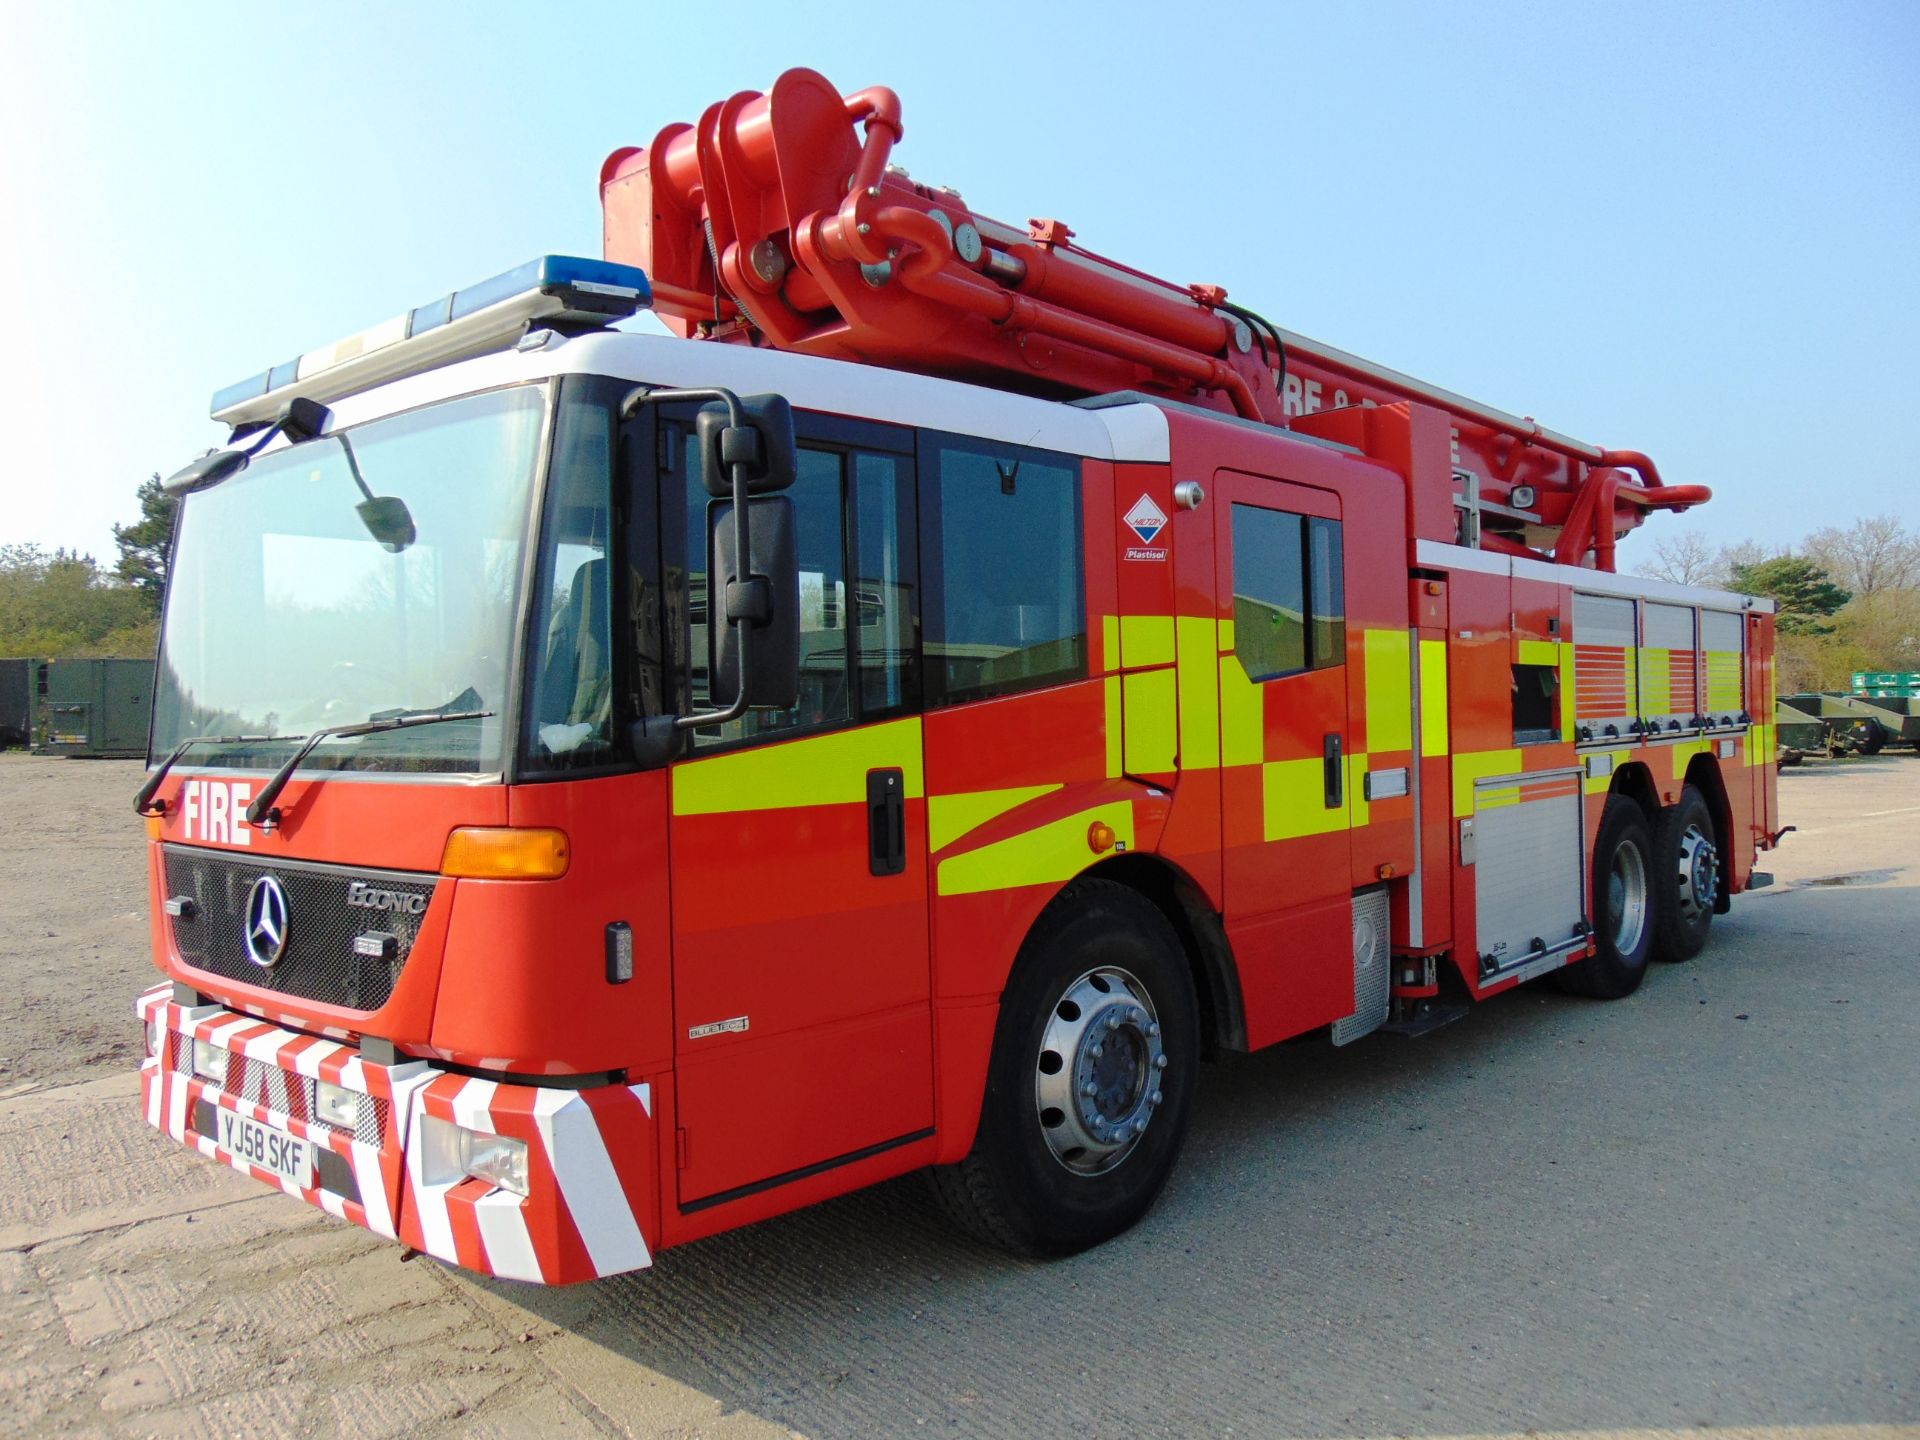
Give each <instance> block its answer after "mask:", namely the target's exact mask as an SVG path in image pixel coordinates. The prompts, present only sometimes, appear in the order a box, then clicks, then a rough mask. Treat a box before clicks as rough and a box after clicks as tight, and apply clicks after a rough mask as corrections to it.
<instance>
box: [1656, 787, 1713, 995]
mask: <svg viewBox="0 0 1920 1440" xmlns="http://www.w3.org/2000/svg"><path fill="white" fill-rule="evenodd" d="M1653 854H1654V869H1653V914H1654V927H1653V949H1654V953H1655V954H1656V955H1658V956H1659V957H1660V958H1661V959H1662V960H1691V959H1692V958H1693V957H1694V956H1696V955H1698V954H1699V953H1700V952H1701V951H1702V950H1704V949H1705V948H1706V946H1707V937H1708V935H1709V934H1710V933H1711V931H1712V929H1713V911H1714V907H1715V906H1716V905H1717V904H1718V903H1719V901H1720V851H1719V849H1718V848H1717V847H1716V845H1715V844H1714V828H1713V812H1712V811H1710V810H1709V809H1708V808H1707V800H1706V797H1705V796H1704V795H1702V794H1701V793H1700V792H1699V791H1698V790H1696V789H1694V787H1693V786H1691V785H1688V786H1684V787H1683V788H1682V789H1681V791H1680V800H1679V802H1678V803H1677V804H1674V805H1669V806H1668V807H1667V808H1666V809H1664V810H1662V811H1661V812H1660V823H1659V825H1658V826H1657V827H1656V829H1655V833H1654V837H1653Z"/></svg>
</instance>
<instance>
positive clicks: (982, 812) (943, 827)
mask: <svg viewBox="0 0 1920 1440" xmlns="http://www.w3.org/2000/svg"><path fill="white" fill-rule="evenodd" d="M1061 788H1063V787H1062V786H1061V784H1060V783H1059V782H1058V781H1055V782H1054V783H1053V784H1051V785H1013V786H1009V787H1008V788H1007V789H1005V790H970V791H967V792H965V793H963V794H958V795H929V796H928V797H927V849H929V850H932V851H940V850H944V849H946V848H947V846H949V845H951V844H952V843H953V842H954V841H956V840H958V839H959V838H960V837H961V836H962V835H965V834H966V833H967V832H968V831H970V830H978V829H979V828H980V827H981V826H982V825H984V824H986V823H987V822H988V821H989V820H991V819H993V818H994V817H996V816H999V815H1004V814H1006V813H1007V811H1009V810H1011V809H1013V808H1014V807H1015V806H1019V805H1024V804H1026V803H1027V801H1029V800H1035V799H1038V798H1039V797H1040V796H1042V795H1051V794H1052V793H1053V792H1054V791H1056V790H1059V789H1061Z"/></svg>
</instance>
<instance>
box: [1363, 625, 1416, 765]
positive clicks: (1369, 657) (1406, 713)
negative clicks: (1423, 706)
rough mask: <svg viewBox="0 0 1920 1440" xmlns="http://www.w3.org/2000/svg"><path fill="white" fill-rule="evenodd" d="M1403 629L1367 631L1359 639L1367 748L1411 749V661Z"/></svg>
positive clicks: (1408, 642)
mask: <svg viewBox="0 0 1920 1440" xmlns="http://www.w3.org/2000/svg"><path fill="white" fill-rule="evenodd" d="M1411 646H1412V641H1411V637H1410V636H1408V634H1407V632H1406V631H1404V630H1369V631H1367V632H1366V633H1365V634H1364V635H1363V636H1362V637H1361V647H1362V651H1363V654H1364V655H1365V659H1366V670H1367V687H1366V695H1367V749H1369V750H1371V751H1374V752H1376V753H1382V752H1385V751H1389V750H1411V749H1412V748H1413V668H1412V667H1413V661H1412V657H1411Z"/></svg>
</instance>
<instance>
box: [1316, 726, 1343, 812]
mask: <svg viewBox="0 0 1920 1440" xmlns="http://www.w3.org/2000/svg"><path fill="white" fill-rule="evenodd" d="M1320 763H1321V768H1322V770H1323V772H1324V776H1325V780H1326V790H1327V809H1329V810H1338V809H1339V808H1340V805H1341V803H1342V801H1343V800H1344V799H1345V798H1346V767H1345V766H1344V765H1342V764H1341V763H1340V737H1339V736H1338V735H1329V736H1327V737H1326V739H1325V740H1323V741H1321V743H1320Z"/></svg>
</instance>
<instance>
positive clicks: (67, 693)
mask: <svg viewBox="0 0 1920 1440" xmlns="http://www.w3.org/2000/svg"><path fill="white" fill-rule="evenodd" d="M44 704H45V711H44V723H45V727H46V728H45V731H44V739H43V741H42V743H41V749H42V750H43V751H44V752H45V753H46V754H48V755H67V756H74V757H80V758H87V759H104V758H109V757H111V758H117V759H130V758H132V757H134V756H142V755H145V754H146V753H147V726H148V723H149V721H150V720H151V718H152V712H153V661H151V660H81V659H64V660H49V661H47V662H46V694H45V698H44Z"/></svg>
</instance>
